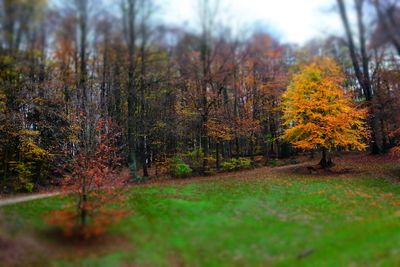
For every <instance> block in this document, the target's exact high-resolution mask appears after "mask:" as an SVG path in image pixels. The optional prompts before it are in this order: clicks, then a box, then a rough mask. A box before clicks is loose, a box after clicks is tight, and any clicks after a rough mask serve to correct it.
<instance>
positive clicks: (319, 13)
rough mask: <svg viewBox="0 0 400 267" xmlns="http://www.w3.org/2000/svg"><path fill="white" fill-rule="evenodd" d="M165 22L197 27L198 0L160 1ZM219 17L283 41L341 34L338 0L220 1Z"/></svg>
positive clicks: (305, 39)
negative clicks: (335, 8)
mask: <svg viewBox="0 0 400 267" xmlns="http://www.w3.org/2000/svg"><path fill="white" fill-rule="evenodd" d="M157 1H158V6H159V8H160V16H161V18H162V20H163V21H165V23H168V24H173V25H179V26H185V27H189V28H190V27H195V25H197V22H198V19H197V18H198V13H197V11H196V6H197V1H198V0H157ZM220 1H221V3H220V4H219V12H218V13H219V14H220V15H219V18H220V20H221V21H223V23H224V24H226V25H229V26H231V27H233V28H243V29H248V28H249V27H253V26H256V25H257V26H256V28H257V29H259V30H263V31H267V32H270V33H272V34H274V35H276V36H277V37H278V38H279V39H280V40H281V41H282V42H290V43H297V44H304V43H306V42H307V41H309V40H311V39H313V38H318V37H324V36H327V35H330V34H337V33H338V32H341V31H342V25H341V21H340V19H339V15H338V13H337V12H335V11H334V6H335V2H336V1H335V0H220Z"/></svg>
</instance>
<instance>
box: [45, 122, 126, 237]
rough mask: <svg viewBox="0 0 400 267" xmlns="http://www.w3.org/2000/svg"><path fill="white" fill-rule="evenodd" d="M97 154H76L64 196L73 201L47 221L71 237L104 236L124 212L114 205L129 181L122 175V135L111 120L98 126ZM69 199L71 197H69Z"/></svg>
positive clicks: (51, 215)
mask: <svg viewBox="0 0 400 267" xmlns="http://www.w3.org/2000/svg"><path fill="white" fill-rule="evenodd" d="M96 131H97V136H98V137H97V140H96V143H97V144H96V147H95V149H94V151H92V152H87V153H84V152H82V153H81V154H79V155H77V156H76V157H75V159H74V161H73V162H72V164H71V173H70V174H69V175H67V177H66V179H65V185H64V187H63V193H64V195H65V196H67V197H70V196H73V197H72V198H71V199H72V201H71V202H69V203H67V204H66V205H65V206H64V207H63V208H62V209H61V210H55V211H53V212H51V213H50V214H49V215H48V216H47V222H48V223H49V224H51V225H55V226H57V227H60V228H61V229H62V230H63V232H64V234H65V235H66V236H68V237H71V236H77V237H82V238H90V237H93V236H98V235H101V234H102V233H104V231H105V229H106V227H107V226H108V225H109V224H111V223H114V222H116V221H117V220H119V219H120V218H122V216H123V215H124V212H122V211H121V210H115V209H112V208H111V206H112V204H113V203H116V202H117V201H121V197H122V195H123V192H122V190H123V188H124V185H125V184H126V182H127V181H128V179H129V173H128V172H126V175H124V174H123V172H121V166H122V160H121V154H122V153H121V148H120V146H118V140H119V139H120V138H121V136H120V133H119V132H118V131H116V130H115V127H113V125H112V122H111V121H110V120H106V119H101V120H99V122H98V123H97V127H96ZM69 199H70V198H69Z"/></svg>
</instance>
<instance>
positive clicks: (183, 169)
mask: <svg viewBox="0 0 400 267" xmlns="http://www.w3.org/2000/svg"><path fill="white" fill-rule="evenodd" d="M192 171H193V170H192V169H191V168H190V166H189V165H188V164H186V163H185V162H184V161H183V160H182V159H181V158H179V157H176V156H175V157H174V158H172V160H171V163H170V173H171V175H172V176H173V177H179V178H183V177H186V176H188V175H189V174H190V173H192Z"/></svg>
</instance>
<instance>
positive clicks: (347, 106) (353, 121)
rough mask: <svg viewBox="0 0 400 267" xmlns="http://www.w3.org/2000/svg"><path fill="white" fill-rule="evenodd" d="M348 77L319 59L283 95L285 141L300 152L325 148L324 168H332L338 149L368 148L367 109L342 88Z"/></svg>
mask: <svg viewBox="0 0 400 267" xmlns="http://www.w3.org/2000/svg"><path fill="white" fill-rule="evenodd" d="M343 82H344V75H343V73H342V71H341V69H340V67H339V66H338V65H337V64H336V63H335V62H334V60H332V59H330V58H316V59H314V60H313V61H312V62H311V63H308V64H305V65H303V66H301V67H300V71H299V73H297V74H295V75H294V76H293V79H292V81H291V83H290V85H289V87H288V90H287V92H286V93H285V94H284V95H283V112H284V116H283V120H284V124H285V125H286V126H287V129H286V130H285V131H284V134H283V139H285V140H286V141H289V142H291V143H292V144H293V145H294V146H295V147H297V148H300V149H306V150H308V149H315V148H318V149H321V150H322V159H321V161H320V165H321V166H322V167H324V168H327V167H330V166H331V165H332V161H331V159H330V157H329V155H328V152H329V151H330V150H332V149H335V148H339V147H340V148H342V149H346V150H348V149H359V150H364V149H365V148H366V144H365V139H366V138H368V137H369V131H368V129H367V126H366V123H365V118H366V110H365V109H358V108H357V107H356V106H355V104H354V102H353V101H352V96H351V93H350V92H348V91H345V90H344V88H343V87H342V84H343Z"/></svg>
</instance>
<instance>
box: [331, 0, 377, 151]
mask: <svg viewBox="0 0 400 267" xmlns="http://www.w3.org/2000/svg"><path fill="white" fill-rule="evenodd" d="M363 3H364V1H363V0H355V4H356V5H355V6H356V15H357V26H358V32H359V41H360V50H361V55H357V52H356V46H355V43H354V40H353V35H352V32H351V28H350V23H349V20H348V17H347V12H346V6H345V4H344V1H343V0H337V4H338V7H339V13H340V17H341V19H342V22H343V26H344V29H345V32H346V37H347V42H348V47H349V52H350V58H351V61H352V64H353V69H354V72H355V75H356V78H357V80H358V82H359V84H360V87H361V89H362V92H363V94H364V96H365V100H366V101H367V102H368V105H369V107H370V113H371V116H370V118H369V125H370V126H371V129H372V131H371V143H370V149H371V153H372V154H379V153H380V152H381V148H380V146H379V142H378V137H377V135H378V131H379V127H378V123H377V120H378V121H379V119H378V118H377V117H376V114H375V110H374V108H373V103H372V98H373V95H372V86H371V79H370V75H369V58H368V55H367V52H366V41H365V27H364V23H363ZM358 56H360V58H361V63H362V68H361V67H360V64H359V61H358V60H359V59H358V58H359V57H358ZM379 141H380V140H379Z"/></svg>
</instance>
